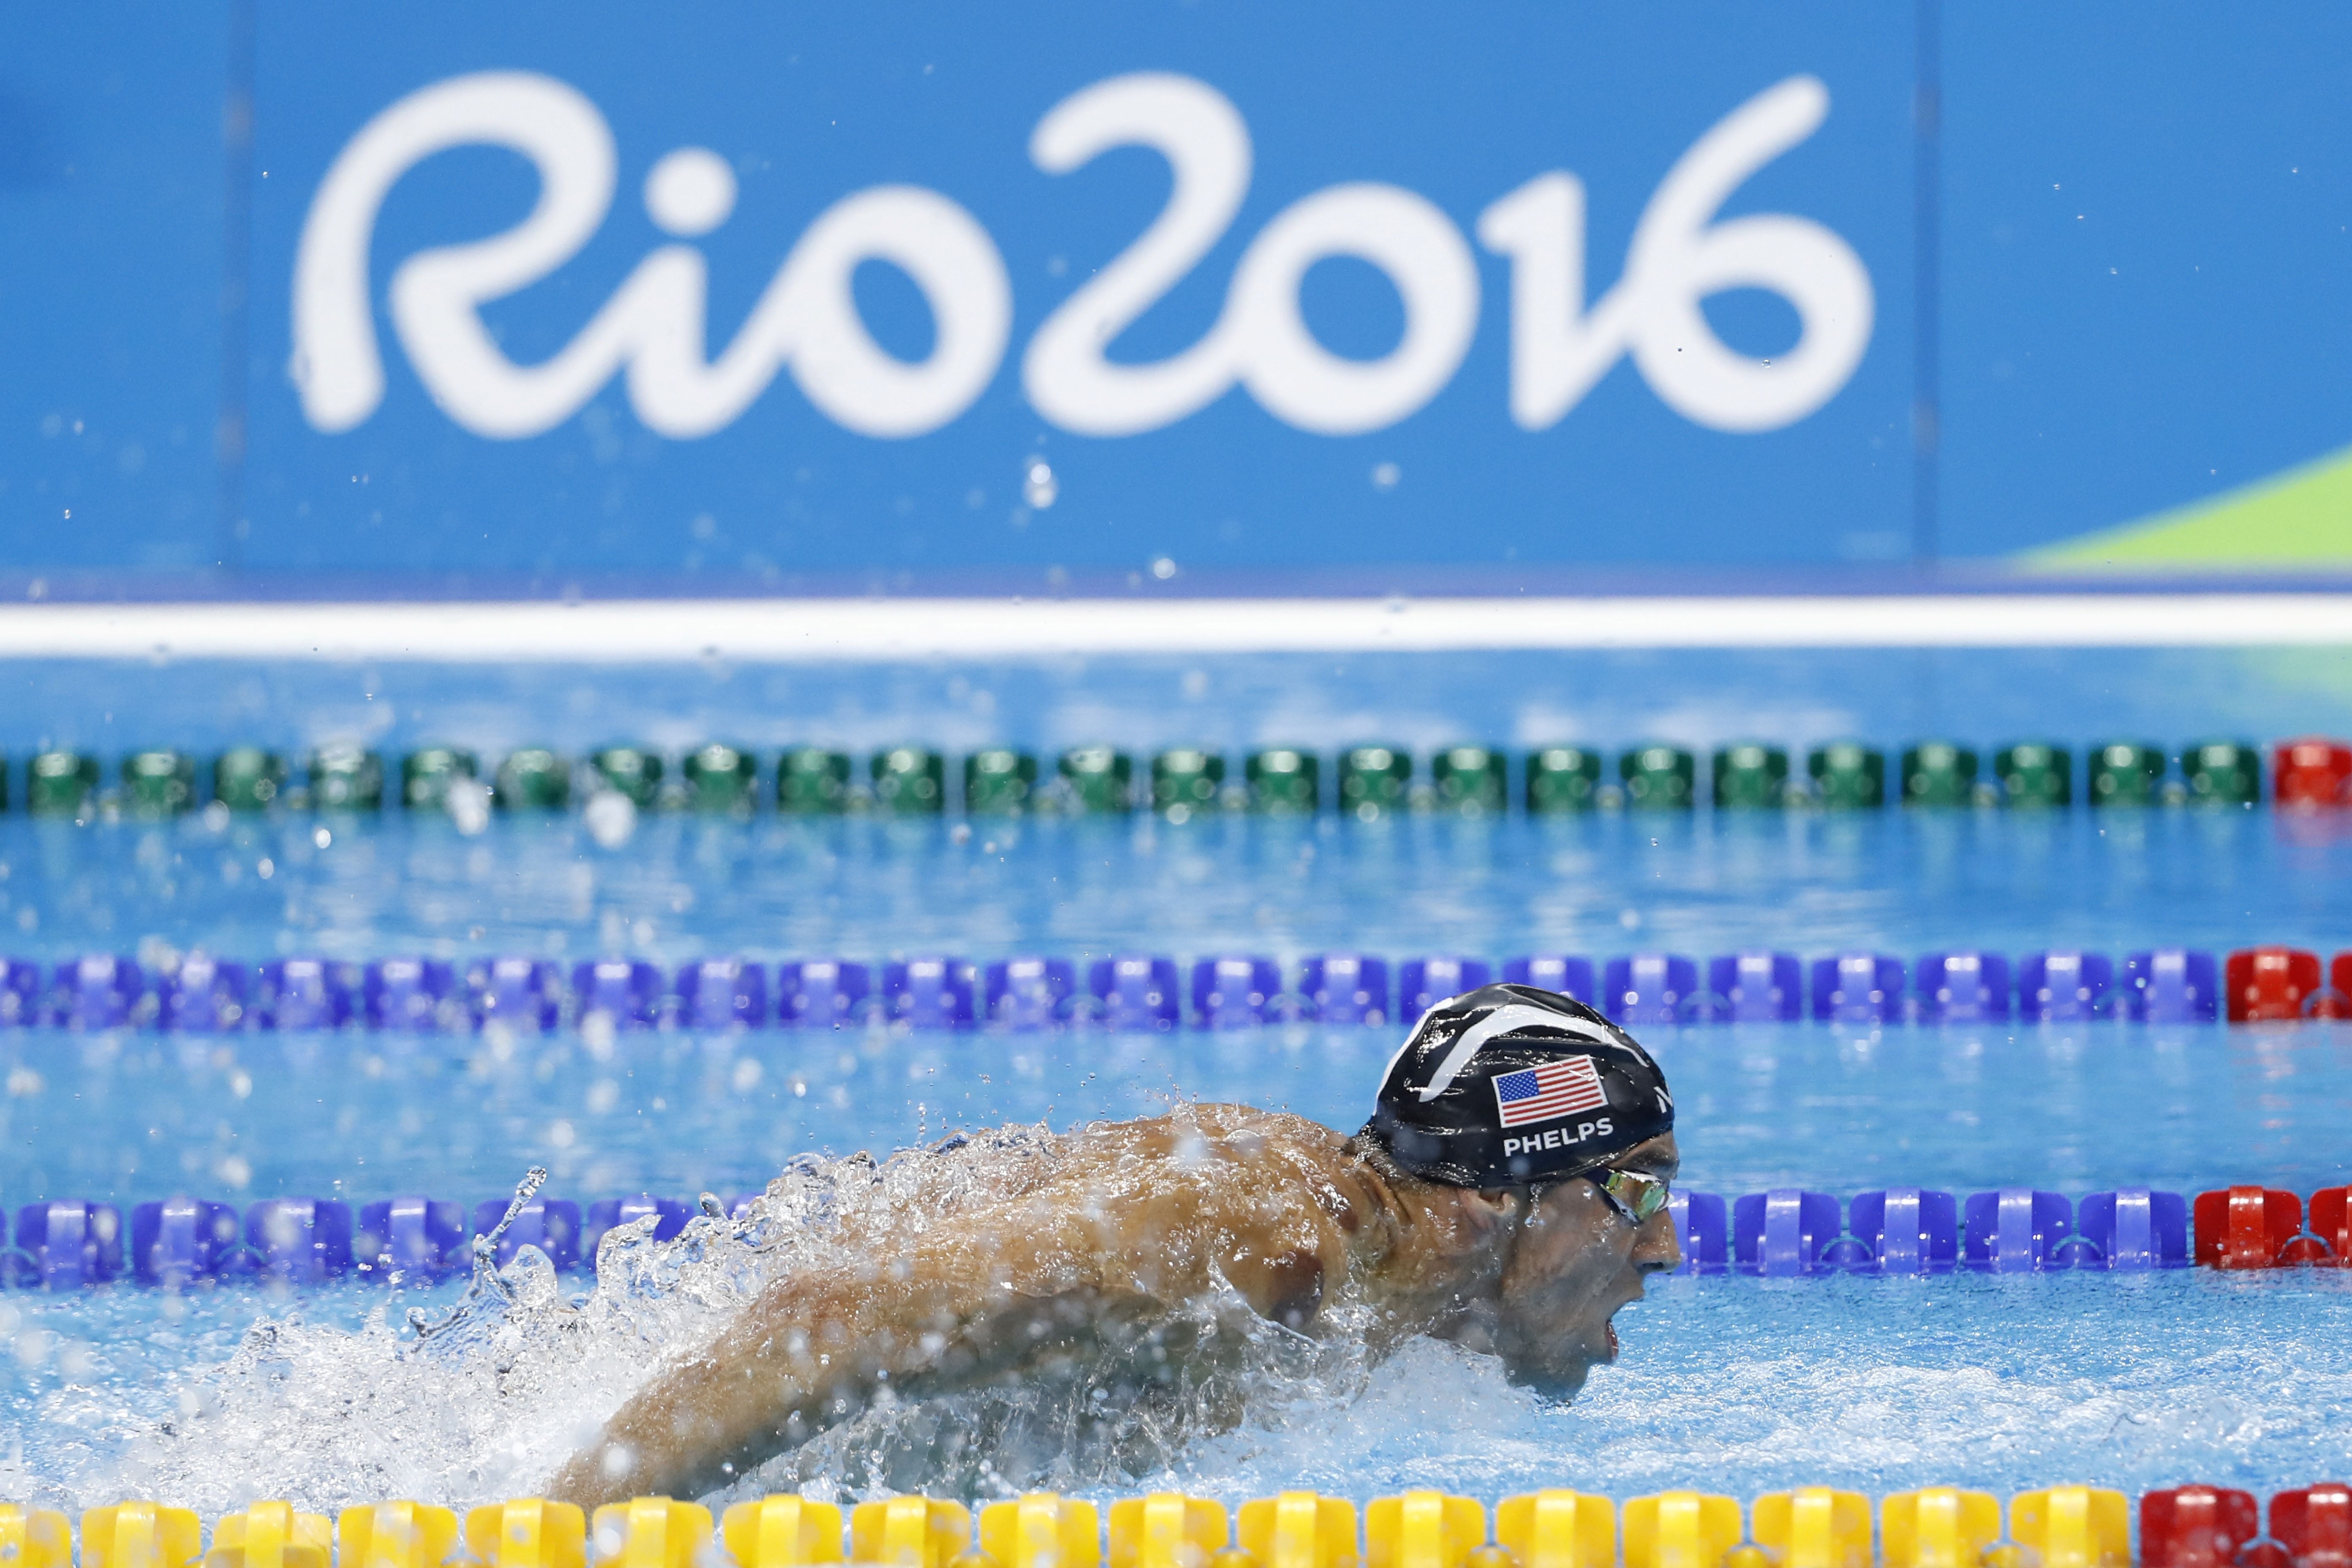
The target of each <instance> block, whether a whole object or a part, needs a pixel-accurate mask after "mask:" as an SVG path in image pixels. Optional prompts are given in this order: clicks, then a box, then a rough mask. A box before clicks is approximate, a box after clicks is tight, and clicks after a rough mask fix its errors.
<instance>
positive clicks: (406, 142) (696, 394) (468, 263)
mask: <svg viewBox="0 0 2352 1568" xmlns="http://www.w3.org/2000/svg"><path fill="white" fill-rule="evenodd" d="M478 143H489V144H492V145H497V146H506V147H512V148H513V149H515V150H516V151H517V152H520V153H523V154H524V155H525V156H527V157H529V158H530V160H531V161H532V163H535V164H536V165H537V166H538V168H539V171H540V180H541V192H540V200H539V204H538V205H537V206H536V207H534V208H533V209H532V211H531V214H530V216H529V217H527V218H525V219H524V220H523V222H522V223H521V224H520V225H518V226H516V227H514V228H512V229H509V230H508V231H507V232H506V233H504V234H501V235H497V236H493V237H491V238H488V239H485V240H478V241H475V242H473V243H471V244H468V245H453V246H444V247H439V248H437V249H433V250H427V251H424V252H421V253H419V254H418V255H416V256H414V257H411V258H409V259H408V260H407V261H405V262H404V263H402V265H401V267H400V268H399V269H398V270H397V271H395V272H394V274H393V279H392V290H391V292H392V318H393V322H394V326H395V327H397V328H398V329H399V332H400V341H401V344H402V346H403V347H404V348H405V349H406V350H407V351H408V357H409V360H410V362H411V363H414V364H415V367H416V373H417V375H418V378H419V379H420V380H422V381H423V382H424V383H425V388H426V390H427V391H429V392H430V393H431V394H432V395H433V398H434V401H435V402H436V403H438V404H439V405H441V407H442V408H443V409H444V410H445V411H446V412H447V413H448V415H449V416H450V417H451V418H453V419H455V420H456V421H457V423H458V424H460V425H462V426H465V427H466V428H467V429H468V430H471V431H473V432H475V433H476V434H477V435H481V436H489V437H503V438H507V439H515V438H520V437H526V436H536V435H540V434H541V433H542V432H545V431H548V430H551V429H553V428H554V427H555V426H558V425H561V424H562V423H563V421H565V420H566V419H569V418H570V417H572V415H574V414H576V413H578V412H579V410H580V409H581V408H582V407H583V406H584V405H586V403H587V401H588V400H589V399H590V398H591V397H593V396H594V395H596V392H597V390H598V389H599V388H600V387H602V386H603V385H604V384H605V383H606V382H608V381H610V380H611V379H612V378H613V376H614V374H616V373H617V372H619V371H621V370H623V369H624V368H625V369H626V370H627V372H628V388H629V403H630V405H631V407H633V408H634V409H635V411H636V415H637V417H638V418H640V419H642V420H643V421H644V422H645V423H646V426H647V427H648V428H650V429H653V430H656V431H658V432H659V433H661V434H662V435H665V436H672V437H694V436H707V435H709V434H710V433H711V432H712V431H714V430H719V429H721V428H724V427H725V426H727V425H729V424H730V423H732V422H733V421H734V420H735V418H736V417H737V416H739V415H740V414H741V413H742V412H743V410H744V409H745V408H747V407H749V406H750V405H751V402H752V400H753V399H754V398H756V397H758V396H759V395H760V394H761V392H762V391H764V390H765V389H766V387H767V384H768V383H769V382H770V381H772V380H773V379H774V377H775V374H776V372H777V371H778V370H779V369H780V368H783V367H786V366H789V367H790V369H791V371H792V374H793V381H794V382H795V383H797V384H799V386H800V388H801V390H802V392H803V393H804V394H806V395H807V396H808V399H809V401H810V402H812V403H814V404H815V405H817V406H818V407H819V408H821V409H823V410H824V412H825V413H826V414H827V415H830V416H832V417H833V418H834V419H835V421H836V422H838V423H840V424H842V425H844V426H847V427H848V428H850V429H852V430H856V431H858V432H859V433H861V434H864V435H868V436H919V435H921V434H923V433H924V432H926V431H929V430H935V429H937V428H939V426H942V425H944V424H946V423H947V422H948V421H950V419H953V418H954V417H955V416H957V415H959V414H961V413H962V412H963V411H964V410H965V409H966V408H968V407H970V406H971V401H972V399H974V398H975V397H978V396H979V395H980V393H981V390H982V388H983V387H985V386H986V385H987V384H988V382H989V378H990V377H992V376H993V375H994V374H996V367H997V365H998V364H999V363H1001V362H1002V361H1003V355H1004V345H1005V341H1006V339H1007V337H1008V336H1009V335H1010V333H1011V331H1012V323H1013V289H1012V285H1011V283H1010V282H1009V281H1008V280H1007V279H1006V278H1005V275H1004V262H1003V258H1001V257H999V256H998V254H997V251H996V246H995V243H994V242H993V241H992V240H991V239H990V238H989V237H988V233H987V231H986V230H985V229H983V228H982V227H981V226H980V225H979V224H978V223H977V222H976V221H974V219H973V218H972V216H971V214H970V213H967V212H966V211H964V210H963V208H961V207H960V206H958V205H956V204H955V203H953V202H951V201H950V200H948V199H947V198H946V197H945V196H942V195H939V194H937V193H936V192H932V191H927V190H923V189H920V188H919V187H917V186H912V185H879V186H876V187H874V188H873V189H870V190H865V191H860V192H858V193H856V195H851V196H848V197H845V198H844V199H843V200H841V201H839V202H836V203H835V204H834V205H833V206H831V207H830V208H828V209H826V210H825V211H824V213H823V214H821V215H820V216H818V217H817V219H816V221H815V222H814V223H813V224H811V225H810V226H809V227H808V229H807V231H806V232H805V233H804V234H803V235H802V236H801V239H800V242H799V243H798V244H797V245H795V246H793V249H792V253H791V254H790V255H789V256H787V257H786V258H784V262H783V265H782V267H780V268H777V270H776V274H775V277H774V278H773V279H771V281H770V282H769V284H768V287H767V288H766V289H765V290H764V291H762V293H761V296H760V300H759V302H758V303H757V304H755V305H754V306H753V307H752V310H751V315H750V317H749V318H748V319H747V320H746V321H744V323H743V326H742V329H741V330H740V331H738V332H737V333H736V335H735V339H734V341H733V342H730V344H728V346H727V348H726V350H725V351H724V352H723V353H720V355H719V358H718V359H717V360H716V361H715V362H712V361H707V360H706V358H705V352H706V351H705V344H704V325H705V311H704V297H705V292H706V287H707V276H708V275H707V270H706V263H705V261H704V258H703V255H702V253H701V252H700V251H699V250H697V249H695V248H694V247H691V246H685V245H666V246H663V247H660V248H659V249H657V250H656V251H655V252H654V253H653V254H652V255H650V256H648V257H646V258H645V260H644V261H642V262H640V263H639V264H638V265H637V268H636V269H635V271H633V272H632V273H630V274H629V276H628V278H627V279H625V280H624V281H623V282H622V284H621V286H620V288H619V289H616V290H614V294H613V297H612V298H611V299H610V300H607V301H605V303H604V308H603V309H602V310H598V311H597V312H596V315H595V317H594V319H593V320H592V321H590V322H589V323H588V325H587V326H586V327H585V328H584V329H583V331H581V332H580V334H579V336H577V337H575V338H573V339H572V341H571V342H569V343H566V344H565V345H564V346H563V348H562V349H561V350H560V351H558V352H557V353H556V354H555V356H554V357H553V358H552V359H550V360H548V361H546V362H545V363H541V364H537V365H530V366H524V365H518V364H516V363H514V362H513V361H511V360H509V358H507V356H506V354H505V353H504V352H503V351H502V350H501V349H499V346H498V343H497V342H496V340H494V339H493V338H492V337H491V335H490V333H489V331H488V328H487V327H485V326H484V325H483V324H482V319H481V307H482V306H483V305H485V304H488V302H489V301H491V300H496V299H499V298H500V297H502V296H504V295H507V294H510V293H513V292H514V291H515V290H516V289H520V288H522V287H523V286H524V285H525V284H528V283H531V282H534V281H536V280H537V279H541V278H543V277H545V276H547V274H549V273H550V272H551V271H553V270H554V269H555V268H557V267H559V266H561V265H562V263H563V262H564V261H566V260H568V259H569V258H571V257H572V255H573V254H574V253H576V252H577V251H578V250H579V248H580V247H581V246H582V245H583V244H584V243H586V241H587V238H588V236H589V235H590V234H592V233H593V232H594V230H595V227H596V226H597V225H598V224H599V223H601V222H603V221H604V212H605V209H606V208H607V207H608V206H609V205H611V203H612V195H613V183H614V174H613V168H614V155H613V139H612V133H611V132H610V131H609V130H607V129H606V127H605V124H604V119H603V117H602V116H601V115H599V114H598V113H597V112H596V110H595V106H594V105H593V104H591V103H590V102H589V101H588V100H586V99H584V98H583V97H581V96H580V95H579V94H578V93H577V92H575V91H573V90H572V89H571V88H569V87H566V86H564V85H563V84H562V83H561V82H556V81H551V80H550V79H547V78H545V77H537V76H530V75H527V74H523V73H520V72H509V71H499V72H485V73H482V74H479V75H476V76H466V77H458V78H456V79H452V80H449V81H446V82H441V83H438V84H436V86H433V87H429V88H426V89H423V90H422V91H419V92H416V93H413V94H411V95H410V96H409V97H407V98H405V99H403V100H401V101H400V102H398V103H395V104H394V105H393V106H392V107H391V108H390V109H388V110H384V111H383V113H382V114H380V115H378V116H377V117H376V118H375V119H374V120H373V121H370V122H369V124H368V125H367V126H366V127H365V128H364V129H363V130H362V131H361V132H360V133H359V135H358V136H356V137H354V138H353V139H352V143H351V145H350V146H348V147H346V148H345V149H344V150H343V153H342V154H341V156H340V157H339V158H337V159H336V161H335V163H334V166H333V167H332V168H331V169H330V170H329V171H328V173H327V177H326V179H325V181H324V182H323V183H322V184H320V190H319V195H318V198H317V200H316V201H314V202H313V203H312V205H311V208H310V217H309V220H308V221H307V222H306V223H305V224H304V225H303V232H302V239H301V244H300V248H299V251H298V252H297V256H296V261H295V287H294V345H295V348H294V364H293V374H294V380H295V384H296V385H297V386H298V387H299V389H300V392H301V395H302V406H303V412H304V414H305V415H306V416H308V417H309V419H310V423H311V424H312V425H313V426H317V427H318V428H320V429H322V430H347V429H350V428H351V427H352V426H355V425H357V424H359V423H360V422H361V421H362V420H363V419H365V418H366V417H367V416H369V415H370V414H372V413H373V412H374V411H375V407H376V405H377V404H378V403H380V402H381V401H382V400H383V364H382V362H381V360H380V358H379V356H378V353H377V349H376V343H375V333H374V330H373V324H372V322H371V320H370V316H369V304H368V293H367V254H368V247H369V241H370V239H371V237H372V236H373V231H374V226H375V216H376V212H377V210H378V208H380V207H381V206H382V205H383V198H384V196H385V195H386V194H387V193H388V192H389V191H390V190H391V188H392V185H393V184H394V182H395V181H396V180H398V179H399V177H400V176H401V175H402V174H404V173H406V172H407V171H408V170H409V169H411V168H413V167H415V165H416V164H417V163H422V162H423V161H424V160H425V159H426V158H428V157H430V156H432V155H433V154H434V153H439V152H444V151H446V150H447V149H449V148H453V147H459V146H466V145H469V144H478ZM686 156H688V158H690V159H691V160H692V162H691V163H690V164H687V165H680V164H679V163H677V159H678V158H679V157H680V154H678V153H673V154H671V155H670V157H668V158H665V159H663V160H662V162H661V163H657V164H656V165H655V168H654V172H653V174H652V176H651V177H649V178H648V180H647V181H646V187H647V188H646V205H647V208H648V210H649V211H650V212H651V214H652V216H653V217H654V219H655V221H656V223H659V224H661V225H663V226H664V227H666V228H669V229H671V230H672V232H681V231H682V232H687V233H700V232H707V231H708V230H709V229H710V228H715V227H717V226H718V225H719V223H721V222H724V221H725V219H726V216H727V214H728V212H729V211H730V210H731V208H732V207H733V205H734V176H733V174H732V173H731V172H728V171H727V170H726V168H725V165H724V163H721V162H719V160H718V159H717V158H716V156H715V155H713V154H709V153H700V152H699V151H698V150H694V149H688V150H686ZM713 165H716V168H715V170H714V167H713ZM715 174H724V175H725V182H724V185H723V187H715V188H714V184H713V179H714V175H715ZM682 186H684V187H685V188H681V187H682ZM693 186H699V187H700V188H699V189H694V188H692V187H693ZM869 258H871V259H878V260H884V261H889V262H892V263H894V264H896V265H897V266H898V267H899V268H901V269H903V270H904V271H905V272H906V273H907V275H908V277H910V278H912V279H914V281H915V283H916V284H917V286H918V287H919V288H920V289H922V291H923V295H924V298H925V299H926V300H928V301H929V305H930V310H931V317H932V321H933V322H934V325H935V330H936V341H935V342H934V343H933V346H932V349H931V353H930V357H929V359H927V360H924V361H923V362H922V363H919V364H908V363H905V362H903V361H900V360H898V359H896V358H894V357H893V356H892V355H890V354H889V353H887V352H885V351H884V350H883V349H882V348H881V346H880V345H878V344H877V343H876V342H874V339H873V337H872V335H871V334H870V333H868V332H867V331H866V324H865V322H864V321H862V320H860V319H859V317H858V314H857V307H856V300H854V299H853V298H852V297H851V294H850V278H851V275H852V274H853V273H854V272H855V271H856V268H857V265H858V263H859V262H861V261H865V260H867V259H869Z"/></svg>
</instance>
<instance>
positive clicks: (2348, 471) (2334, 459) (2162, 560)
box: [2019, 447, 2352, 572]
mask: <svg viewBox="0 0 2352 1568" xmlns="http://www.w3.org/2000/svg"><path fill="white" fill-rule="evenodd" d="M2019 560H2020V562H2021V563H2022V564H2023V565H2024V566H2025V567H2026V568H2027V569H2028V570H2032V571H2048V572H2084V571H2097V570H2100V569H2102V568H2115V569H2118V570H2130V571H2146V570H2150V569H2153V570H2158V571H2161V570H2164V569H2167V568H2179V569H2181V570H2184V571H2200V572H2210V571H2212V570H2214V569H2216V568H2222V569H2228V568H2231V567H2242V568H2246V569H2249V570H2253V571H2262V570H2265V569H2283V568H2289V567H2306V566H2342V565H2344V564H2346V563H2352V447H2346V448H2344V449H2343V450H2341V451H2336V452H2332V453H2330V454H2328V455H2327V456H2326V457H2325V458H2318V459H2317V460H2316V461H2314V462H2309V463H2305V464H2303V465H2301V466H2300V467H2297V468H2289V469H2287V470H2286V471H2285V472H2284V473H2281V474H2273V475H2272V476H2271V477H2270V478H2268V479H2257V480H2256V481H2255V482H2254V483H2252V484H2250V485H2242V486H2240V487H2239V488H2238V489H2233V490H2225V491H2223V492H2222V493H2221V495H2218V496H2214V497H2212V498H2210V500H2200V501H2192V502H2191V503H2189V505H2187V506H2179V507H2174V508H2172V509H2170V510H2167V511H2160V512H2158V513H2157V514H2156V515H2155V516H2154V517H2150V518H2144V519H2142V520H2141V521H2137V522H2130V523H2126V524H2125V525H2124V526H2122V527H2121V528H2111V529H2106V530H2104V531H2100V532H2098V533H2092V534H2085V535H2084V536H2083V537H2082V538H2080V539H2071V540H2067V541H2065V542H2063V543H2059V544H2053V545H2051V546H2048V547H2047V548H2045V549H2042V550H2035V551H2030V552H2026V553H2025V554H2024V555H2022V556H2021V557H2019Z"/></svg>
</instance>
